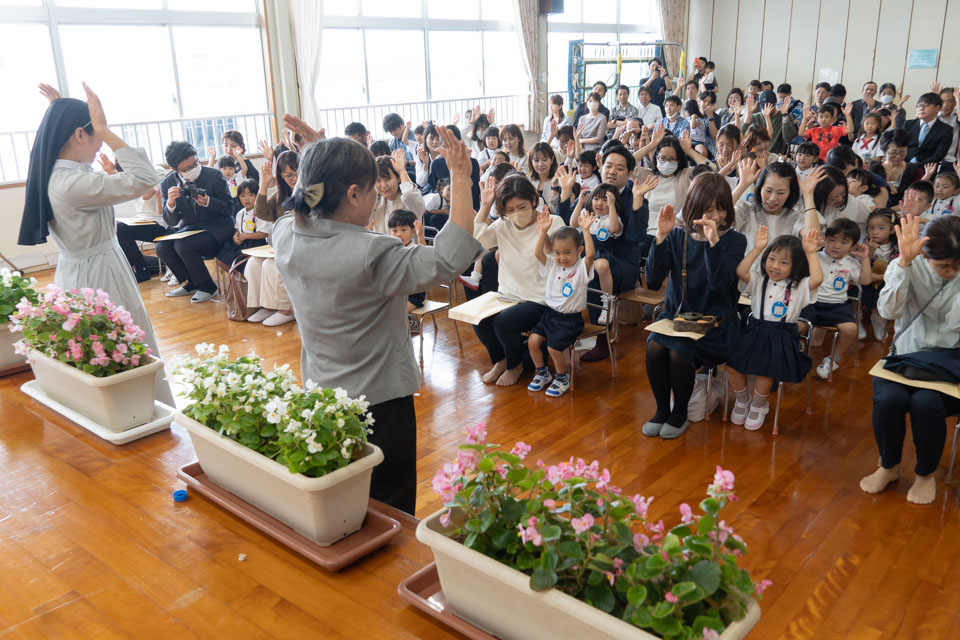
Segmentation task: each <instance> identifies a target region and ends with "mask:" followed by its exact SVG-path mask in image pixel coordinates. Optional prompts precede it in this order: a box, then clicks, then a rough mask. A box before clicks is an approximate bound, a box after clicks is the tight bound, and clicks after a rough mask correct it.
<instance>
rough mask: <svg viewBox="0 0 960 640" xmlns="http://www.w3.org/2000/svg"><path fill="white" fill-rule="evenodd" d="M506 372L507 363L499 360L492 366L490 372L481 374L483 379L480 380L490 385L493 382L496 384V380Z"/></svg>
mask: <svg viewBox="0 0 960 640" xmlns="http://www.w3.org/2000/svg"><path fill="white" fill-rule="evenodd" d="M506 370H507V361H506V360H501V361H500V362H498V363H497V364H495V365H493V369H490V371H487V372H486V373H485V374H483V378H481V379H482V380H483V381H484V382H486V383H487V384H491V383H493V382H496V381H497V378H499V377H500V376H501V375H503V372H504V371H506Z"/></svg>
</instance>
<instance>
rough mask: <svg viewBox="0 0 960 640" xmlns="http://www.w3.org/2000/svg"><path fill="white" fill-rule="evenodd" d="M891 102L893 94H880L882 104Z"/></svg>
mask: <svg viewBox="0 0 960 640" xmlns="http://www.w3.org/2000/svg"><path fill="white" fill-rule="evenodd" d="M891 102H893V96H892V95H890V94H889V93H885V94H883V95H882V96H880V103H881V104H890V103H891Z"/></svg>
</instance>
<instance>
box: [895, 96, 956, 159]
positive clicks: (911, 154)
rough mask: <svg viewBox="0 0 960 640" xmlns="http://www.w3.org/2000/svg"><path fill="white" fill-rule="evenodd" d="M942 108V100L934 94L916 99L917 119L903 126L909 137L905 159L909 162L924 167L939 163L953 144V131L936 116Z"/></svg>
mask: <svg viewBox="0 0 960 640" xmlns="http://www.w3.org/2000/svg"><path fill="white" fill-rule="evenodd" d="M942 106H943V100H942V99H941V98H940V96H939V95H937V94H936V93H933V92H930V93H925V94H923V95H922V96H920V98H918V99H917V119H916V120H908V121H907V122H906V124H904V125H903V129H904V131H906V132H907V134H908V135H909V136H910V146H909V147H908V149H907V158H908V160H909V161H910V162H914V163H916V164H918V165H924V164H927V163H929V162H936V163H938V164H939V163H940V162H941V161H943V158H944V156H946V155H947V151H949V149H950V143H951V142H953V129H952V128H951V127H950V125H948V124H946V123H944V122H941V121H940V120H939V119H938V118H937V115H938V114H939V113H940V108H941V107H942Z"/></svg>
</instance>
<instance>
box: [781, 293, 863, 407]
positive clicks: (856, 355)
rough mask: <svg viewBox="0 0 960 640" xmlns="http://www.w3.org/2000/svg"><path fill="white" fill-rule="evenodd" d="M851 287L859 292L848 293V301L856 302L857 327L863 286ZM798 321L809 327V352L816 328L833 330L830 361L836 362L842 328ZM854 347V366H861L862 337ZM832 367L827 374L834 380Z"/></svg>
mask: <svg viewBox="0 0 960 640" xmlns="http://www.w3.org/2000/svg"><path fill="white" fill-rule="evenodd" d="M851 288H852V289H856V292H857V293H856V295H849V294H848V295H847V301H848V302H853V303H854V307H855V310H854V312H853V319H854V322H855V323H856V325H857V327H859V326H860V315H861V298H862V297H863V288H862V287H860V286H854V287H851ZM797 323H798V324H800V323H803V324H804V325H806V327H807V338H808V343H807V353H808V354H809V353H810V343H809V339H810V338H811V337H812V335H813V330H814V329H823V330H824V331H827V332H833V345H832V346H831V348H830V361H831V362H834V361H835V360H836V357H837V339H839V337H840V330H839V329H838V328H836V327H834V326H832V325H815V324H813V323H811V322H810V321H808V320H804V319H803V318H797ZM801 337H802V336H801ZM854 348H855V351H854V356H853V364H854V366H856V367H859V366H860V339H859V338H857V339H855V340H854ZM830 369H831V370H830V375H829V376H827V381H828V382H833V367H831V368H830ZM809 396H810V380H809V378H808V379H807V397H809Z"/></svg>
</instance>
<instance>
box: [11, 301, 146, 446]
mask: <svg viewBox="0 0 960 640" xmlns="http://www.w3.org/2000/svg"><path fill="white" fill-rule="evenodd" d="M10 321H11V329H12V330H13V331H20V332H22V334H23V339H22V340H20V341H19V342H17V343H16V345H14V346H15V349H16V351H17V353H18V354H20V355H25V356H27V360H28V361H29V362H30V367H31V368H32V369H33V374H34V376H35V377H36V379H37V384H38V385H39V386H40V388H41V389H42V390H43V391H44V393H46V394H47V396H49V397H50V398H51V399H53V400H55V401H57V402H59V403H60V404H62V405H64V406H66V407H68V408H70V409H73V410H74V411H76V412H78V413H80V414H81V415H83V416H86V417H87V418H89V419H91V420H92V421H94V422H96V423H97V424H99V425H101V426H103V427H105V428H107V429H109V430H110V431H115V432H119V431H126V430H127V429H131V428H133V427H136V426H138V425H141V424H144V423H146V422H147V421H149V420H150V419H151V418H152V417H153V414H154V401H155V400H156V382H157V375H158V374H159V373H160V372H161V371H162V370H163V362H161V361H160V359H159V358H156V357H154V356H152V355H150V353H151V349H150V348H149V347H147V345H145V344H144V343H143V338H144V332H143V330H142V329H141V328H140V327H138V326H137V325H135V324H133V319H132V318H131V316H130V313H129V312H128V311H127V310H126V309H124V308H123V307H120V306H117V305H114V304H113V303H112V302H110V297H109V296H108V295H107V294H106V293H105V292H104V291H101V290H100V289H97V290H96V291H94V290H93V289H86V288H84V289H81V290H80V291H77V290H72V291H64V290H62V289H60V288H59V287H56V286H54V285H50V286H49V287H48V291H47V292H46V293H44V294H43V295H42V296H39V297H38V298H37V300H36V301H35V302H33V301H30V300H29V298H27V299H22V300H21V301H20V303H19V304H17V311H16V313H14V314H13V315H12V316H11V317H10Z"/></svg>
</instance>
